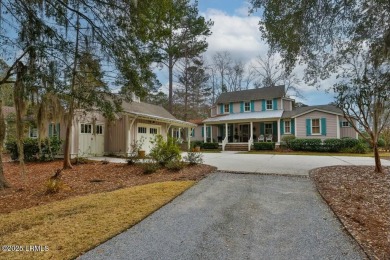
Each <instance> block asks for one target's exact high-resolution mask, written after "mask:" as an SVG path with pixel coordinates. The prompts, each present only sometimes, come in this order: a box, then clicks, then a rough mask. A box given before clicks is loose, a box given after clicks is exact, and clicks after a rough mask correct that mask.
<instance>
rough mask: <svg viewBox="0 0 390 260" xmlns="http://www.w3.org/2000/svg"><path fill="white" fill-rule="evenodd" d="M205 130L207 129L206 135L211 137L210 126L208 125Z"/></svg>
mask: <svg viewBox="0 0 390 260" xmlns="http://www.w3.org/2000/svg"><path fill="white" fill-rule="evenodd" d="M206 131H207V137H211V126H208V127H207V129H206Z"/></svg>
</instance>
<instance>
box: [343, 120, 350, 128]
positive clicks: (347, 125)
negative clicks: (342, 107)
mask: <svg viewBox="0 0 390 260" xmlns="http://www.w3.org/2000/svg"><path fill="white" fill-rule="evenodd" d="M349 126H350V124H349V122H348V121H343V122H341V127H349Z"/></svg>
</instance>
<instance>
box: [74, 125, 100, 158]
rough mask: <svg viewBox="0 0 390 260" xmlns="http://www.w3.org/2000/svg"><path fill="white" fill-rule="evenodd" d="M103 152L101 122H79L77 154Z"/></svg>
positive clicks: (89, 154)
mask: <svg viewBox="0 0 390 260" xmlns="http://www.w3.org/2000/svg"><path fill="white" fill-rule="evenodd" d="M103 154H104V126H103V125H102V124H97V125H95V129H93V124H80V134H79V156H91V155H92V156H97V155H98V156H100V155H103Z"/></svg>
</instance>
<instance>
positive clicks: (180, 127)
mask: <svg viewBox="0 0 390 260" xmlns="http://www.w3.org/2000/svg"><path fill="white" fill-rule="evenodd" d="M178 129H179V130H178V131H179V136H178V137H177V138H178V139H180V138H181V133H180V130H181V127H179V128H178Z"/></svg>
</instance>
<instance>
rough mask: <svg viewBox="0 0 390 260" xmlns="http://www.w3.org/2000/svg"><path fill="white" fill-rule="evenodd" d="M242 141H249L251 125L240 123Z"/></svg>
mask: <svg viewBox="0 0 390 260" xmlns="http://www.w3.org/2000/svg"><path fill="white" fill-rule="evenodd" d="M240 133H241V134H240V142H243V143H246V142H248V141H249V134H250V133H249V125H248V124H246V125H240Z"/></svg>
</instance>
